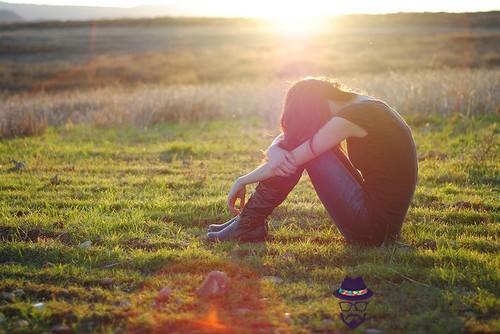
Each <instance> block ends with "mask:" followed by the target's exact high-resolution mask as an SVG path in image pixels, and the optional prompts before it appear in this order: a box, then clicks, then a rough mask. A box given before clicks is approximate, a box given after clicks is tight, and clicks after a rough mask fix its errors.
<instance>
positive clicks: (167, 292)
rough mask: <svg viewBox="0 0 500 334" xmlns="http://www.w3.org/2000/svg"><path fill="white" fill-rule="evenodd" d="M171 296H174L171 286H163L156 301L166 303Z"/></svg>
mask: <svg viewBox="0 0 500 334" xmlns="http://www.w3.org/2000/svg"><path fill="white" fill-rule="evenodd" d="M171 296H172V289H170V288H162V289H161V290H160V291H159V292H158V296H156V298H155V302H156V303H157V304H161V303H165V302H167V301H168V300H169V299H170V297H171Z"/></svg>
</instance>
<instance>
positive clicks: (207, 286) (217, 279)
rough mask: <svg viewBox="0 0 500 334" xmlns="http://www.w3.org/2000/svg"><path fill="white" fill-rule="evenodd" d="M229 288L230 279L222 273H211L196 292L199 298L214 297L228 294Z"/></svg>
mask: <svg viewBox="0 0 500 334" xmlns="http://www.w3.org/2000/svg"><path fill="white" fill-rule="evenodd" d="M228 287H229V278H228V277H227V275H226V273H224V272H222V271H212V272H210V273H209V274H208V275H207V277H206V278H205V280H204V281H203V283H202V284H201V286H200V287H199V288H198V289H197V290H196V294H197V295H198V296H199V297H203V298H205V297H214V296H219V295H222V294H224V293H226V292H227V289H228Z"/></svg>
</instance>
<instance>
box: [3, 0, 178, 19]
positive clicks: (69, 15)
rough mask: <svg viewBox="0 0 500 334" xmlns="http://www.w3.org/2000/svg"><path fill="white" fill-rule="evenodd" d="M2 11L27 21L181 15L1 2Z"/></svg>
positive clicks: (156, 9) (154, 9)
mask: <svg viewBox="0 0 500 334" xmlns="http://www.w3.org/2000/svg"><path fill="white" fill-rule="evenodd" d="M0 11H9V12H14V13H18V14H19V15H20V16H21V17H22V18H24V20H26V21H53V20H61V21H66V20H96V19H119V18H140V17H157V16H170V15H179V14H180V13H179V12H178V10H174V9H173V8H171V7H168V6H138V7H134V8H116V7H86V6H49V5H31V4H14V3H7V2H1V1H0Z"/></svg>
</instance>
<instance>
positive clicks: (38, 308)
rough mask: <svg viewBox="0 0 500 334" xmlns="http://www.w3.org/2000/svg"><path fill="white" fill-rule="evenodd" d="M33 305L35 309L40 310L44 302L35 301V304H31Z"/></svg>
mask: <svg viewBox="0 0 500 334" xmlns="http://www.w3.org/2000/svg"><path fill="white" fill-rule="evenodd" d="M33 307H34V308H36V309H37V310H41V309H43V308H44V307H45V304H44V303H36V304H33Z"/></svg>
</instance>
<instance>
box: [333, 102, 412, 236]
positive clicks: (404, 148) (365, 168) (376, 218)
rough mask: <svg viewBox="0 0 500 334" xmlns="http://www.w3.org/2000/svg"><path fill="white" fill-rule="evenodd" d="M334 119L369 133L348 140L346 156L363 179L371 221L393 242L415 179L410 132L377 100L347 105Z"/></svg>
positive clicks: (403, 123) (410, 198) (397, 117)
mask: <svg viewBox="0 0 500 334" xmlns="http://www.w3.org/2000/svg"><path fill="white" fill-rule="evenodd" d="M334 116H337V117H342V118H344V119H347V120H349V121H351V122H353V123H355V124H356V125H359V126H360V127H362V128H363V129H365V130H366V131H367V133H368V134H367V135H366V136H365V137H362V138H357V137H349V138H347V139H346V142H347V153H348V156H349V159H350V161H351V162H352V164H353V165H354V166H355V167H356V168H357V169H358V170H359V171H360V172H361V174H362V176H363V179H364V181H363V187H364V188H365V190H366V193H367V197H368V203H369V211H370V217H371V220H372V221H373V223H374V224H376V225H377V226H378V227H379V229H378V230H377V231H378V232H380V233H382V234H383V237H384V238H385V237H386V235H387V236H388V237H391V238H393V237H395V235H396V234H398V233H399V230H400V227H401V224H402V223H403V220H404V217H405V216H406V212H407V209H408V206H409V205H410V202H411V200H412V198H413V194H414V191H415V187H416V183H417V178H418V163H417V155H416V147H415V142H414V140H413V136H412V133H411V129H410V127H409V126H408V124H407V123H406V122H405V121H404V120H403V118H402V117H401V116H400V115H399V114H398V113H397V112H396V111H395V110H393V109H392V108H390V107H389V106H388V105H387V104H385V103H384V102H382V101H380V100H365V101H362V102H359V103H356V104H353V105H350V106H348V107H346V108H344V109H342V110H340V111H338V112H337V113H335V114H334ZM386 228H388V229H387V230H386Z"/></svg>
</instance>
